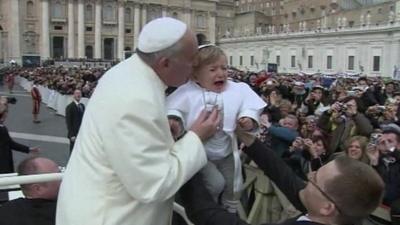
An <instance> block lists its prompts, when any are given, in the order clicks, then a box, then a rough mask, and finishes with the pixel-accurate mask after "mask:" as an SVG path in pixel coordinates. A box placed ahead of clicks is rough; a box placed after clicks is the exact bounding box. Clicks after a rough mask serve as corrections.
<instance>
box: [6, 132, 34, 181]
mask: <svg viewBox="0 0 400 225" xmlns="http://www.w3.org/2000/svg"><path fill="white" fill-rule="evenodd" d="M11 150H16V151H19V152H24V153H29V147H28V146H25V145H22V144H19V143H17V142H15V141H14V140H13V139H11V137H10V134H9V133H8V130H7V127H5V126H0V173H13V172H14V160H13V155H12V151H11Z"/></svg>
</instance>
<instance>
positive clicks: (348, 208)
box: [325, 156, 385, 224]
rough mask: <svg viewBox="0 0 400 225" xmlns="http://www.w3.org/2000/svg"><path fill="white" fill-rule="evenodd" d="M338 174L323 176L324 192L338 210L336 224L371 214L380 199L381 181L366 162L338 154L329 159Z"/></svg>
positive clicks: (352, 221)
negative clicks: (333, 158)
mask: <svg viewBox="0 0 400 225" xmlns="http://www.w3.org/2000/svg"><path fill="white" fill-rule="evenodd" d="M333 162H334V163H335V165H336V167H337V168H338V170H339V173H340V174H339V175H337V176H335V177H333V178H331V179H329V180H327V182H326V183H325V187H326V192H327V193H328V194H329V195H330V196H331V197H332V198H333V199H334V200H335V201H336V204H338V206H337V207H339V208H340V209H341V211H342V213H340V214H339V215H338V216H337V217H336V218H335V220H336V223H337V224H355V223H357V222H360V221H361V220H362V219H364V218H365V217H367V216H368V215H369V214H371V213H372V212H373V211H374V210H375V209H376V207H378V205H379V204H380V203H381V200H382V197H383V191H384V186H385V184H384V182H383V181H382V178H381V177H380V176H379V175H378V173H377V172H376V171H375V170H374V169H373V168H372V167H371V166H369V165H367V164H365V163H363V162H360V161H357V160H354V159H351V158H349V157H346V156H340V157H338V158H336V159H335V160H334V161H333Z"/></svg>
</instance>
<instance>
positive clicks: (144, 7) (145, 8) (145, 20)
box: [142, 4, 147, 27]
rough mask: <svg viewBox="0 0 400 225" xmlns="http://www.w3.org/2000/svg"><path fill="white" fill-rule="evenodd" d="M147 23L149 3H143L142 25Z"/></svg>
mask: <svg viewBox="0 0 400 225" xmlns="http://www.w3.org/2000/svg"><path fill="white" fill-rule="evenodd" d="M146 23H147V5H144V4H143V5H142V27H144V25H146Z"/></svg>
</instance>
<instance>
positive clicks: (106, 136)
mask: <svg viewBox="0 0 400 225" xmlns="http://www.w3.org/2000/svg"><path fill="white" fill-rule="evenodd" d="M196 51H197V43H196V37H195V35H194V34H193V32H192V31H190V30H189V29H188V27H187V25H186V24H185V23H182V22H181V21H179V20H176V19H172V18H168V17H163V18H159V19H156V20H153V21H151V22H150V23H148V24H147V25H145V26H144V27H143V29H142V31H141V33H140V35H139V41H138V48H137V49H136V54H134V55H133V56H132V57H130V58H129V59H127V60H125V61H123V62H121V63H119V64H118V65H116V66H115V67H113V68H112V69H110V70H109V71H108V72H107V73H106V74H105V75H104V76H103V77H102V78H101V79H100V81H99V84H98V86H97V87H96V90H95V92H94V93H93V95H92V97H91V99H90V103H89V104H88V106H87V109H86V111H85V115H84V116H83V121H82V126H81V129H80V131H79V134H78V137H77V139H76V141H75V147H74V151H73V152H72V155H71V158H70V161H69V163H68V165H67V169H66V172H65V175H64V179H63V182H62V184H61V189H60V194H59V198H58V205H57V218H56V224H57V225H77V224H96V225H133V224H134V225H167V224H169V222H170V220H171V216H172V207H173V202H174V198H173V197H174V195H175V193H176V192H177V191H178V189H179V188H180V187H181V186H182V185H183V184H184V183H185V182H186V181H187V180H188V179H189V178H190V177H192V176H193V175H194V174H195V173H196V172H197V171H199V170H200V169H201V168H202V167H203V166H204V165H205V164H206V162H207V157H206V153H205V151H204V148H203V145H202V141H204V140H206V139H207V138H208V137H210V136H212V135H213V134H214V133H215V131H216V130H217V126H218V124H219V122H220V117H219V113H218V112H217V110H216V109H214V110H213V111H212V112H211V113H206V112H205V111H203V112H202V113H201V114H200V116H199V118H198V119H197V120H196V122H195V123H194V124H193V125H192V126H191V128H190V129H189V131H188V132H187V133H186V135H185V136H183V137H182V138H181V139H180V140H179V141H177V142H175V141H174V139H173V137H172V135H171V133H170V127H169V124H168V119H167V115H166V109H165V90H166V88H167V86H179V85H181V84H183V83H185V82H186V81H187V78H188V76H189V75H190V74H191V72H192V62H193V59H194V56H195V53H196Z"/></svg>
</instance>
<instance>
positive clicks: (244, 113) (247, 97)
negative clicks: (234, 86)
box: [239, 83, 267, 123]
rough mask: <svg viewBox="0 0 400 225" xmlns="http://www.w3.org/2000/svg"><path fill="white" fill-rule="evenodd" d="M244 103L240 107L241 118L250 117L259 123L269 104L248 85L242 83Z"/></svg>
mask: <svg viewBox="0 0 400 225" xmlns="http://www.w3.org/2000/svg"><path fill="white" fill-rule="evenodd" d="M240 85H241V87H240V89H241V94H242V95H243V102H242V105H241V107H240V112H239V118H241V117H250V118H252V119H253V120H255V121H256V122H257V123H259V120H260V114H261V112H262V110H263V109H264V108H265V107H266V106H267V104H266V103H265V102H264V100H262V98H261V97H260V96H258V95H257V94H256V93H255V92H254V91H253V90H252V89H251V88H250V87H249V86H248V85H247V84H245V83H240Z"/></svg>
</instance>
